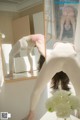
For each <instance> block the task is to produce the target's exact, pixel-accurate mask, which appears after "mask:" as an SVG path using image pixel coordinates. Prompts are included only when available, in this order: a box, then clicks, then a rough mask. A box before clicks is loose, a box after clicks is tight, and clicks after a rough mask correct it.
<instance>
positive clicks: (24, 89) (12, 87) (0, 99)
mask: <svg viewBox="0 0 80 120" xmlns="http://www.w3.org/2000/svg"><path fill="white" fill-rule="evenodd" d="M35 83H36V80H25V81H20V82H11V83H4V85H3V87H2V88H1V91H0V112H9V113H11V115H12V117H11V118H10V120H22V118H24V117H25V116H26V115H27V114H28V111H29V106H30V96H31V93H32V91H33V88H34V85H35ZM46 97H47V91H46V89H45V90H44V92H43V94H42V96H41V99H40V101H39V104H38V106H37V110H36V112H37V114H36V115H37V116H36V120H39V119H40V118H41V117H42V116H43V115H44V113H45V111H46V110H45V100H46Z"/></svg>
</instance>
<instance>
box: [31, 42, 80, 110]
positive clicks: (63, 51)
mask: <svg viewBox="0 0 80 120" xmlns="http://www.w3.org/2000/svg"><path fill="white" fill-rule="evenodd" d="M59 71H63V72H65V73H66V74H67V75H68V76H69V78H70V80H71V82H72V84H73V86H74V88H75V91H76V94H77V95H78V96H80V94H79V91H80V62H79V58H78V56H77V53H76V51H75V50H74V48H73V46H72V44H70V43H58V44H56V45H55V47H54V49H53V51H52V52H51V54H50V55H49V56H48V57H47V60H46V62H45V63H44V65H43V67H42V69H41V71H40V73H39V76H38V79H37V84H36V86H35V90H34V91H33V95H32V98H31V110H32V111H33V110H35V107H36V105H37V103H38V101H39V98H40V95H41V93H42V91H43V89H44V88H45V86H46V84H47V83H48V81H49V80H50V79H51V78H52V77H53V76H54V75H55V74H56V73H57V72H59Z"/></svg>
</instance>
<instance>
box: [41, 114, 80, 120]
mask: <svg viewBox="0 0 80 120" xmlns="http://www.w3.org/2000/svg"><path fill="white" fill-rule="evenodd" d="M40 120H64V119H62V118H57V116H56V113H55V112H52V113H50V112H47V113H46V114H45V115H44V116H43V117H42V118H41V119H40ZM67 120H80V119H79V118H77V117H74V116H73V115H71V116H70V118H67Z"/></svg>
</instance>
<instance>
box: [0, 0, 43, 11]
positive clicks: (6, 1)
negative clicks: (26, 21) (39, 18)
mask: <svg viewBox="0 0 80 120" xmlns="http://www.w3.org/2000/svg"><path fill="white" fill-rule="evenodd" d="M42 1H43V0H0V11H14V12H17V11H20V10H23V9H25V8H29V7H32V6H34V5H37V4H40V3H41V2H42Z"/></svg>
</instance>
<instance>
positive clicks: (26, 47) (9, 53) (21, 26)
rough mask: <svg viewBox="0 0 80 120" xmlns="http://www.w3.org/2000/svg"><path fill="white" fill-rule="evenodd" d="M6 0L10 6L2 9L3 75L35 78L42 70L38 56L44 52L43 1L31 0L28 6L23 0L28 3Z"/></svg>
mask: <svg viewBox="0 0 80 120" xmlns="http://www.w3.org/2000/svg"><path fill="white" fill-rule="evenodd" d="M5 2H6V3H5ZM5 2H4V3H3V5H5V4H7V5H8V8H5V9H6V10H5V9H4V10H1V11H0V19H1V23H0V29H1V32H3V33H4V34H5V36H6V37H5V39H4V40H3V41H2V60H3V72H4V79H5V80H12V79H18V78H19V80H20V79H22V78H23V79H29V78H35V77H37V75H38V73H39V70H38V61H39V57H40V55H43V56H45V41H44V23H43V3H42V1H41V2H39V4H36V5H34V3H33V0H31V1H30V4H31V6H30V4H29V6H27V4H26V3H27V1H25V0H24V2H23V3H24V4H26V6H27V7H26V8H23V7H24V6H21V3H20V2H21V1H19V2H18V1H16V2H15V1H14V0H13V1H12V2H11V1H9V0H6V1H5ZM13 2H14V3H13ZM28 2H29V1H28ZM32 4H33V5H32ZM10 5H13V8H12V9H10V8H11V6H10ZM15 5H16V8H17V9H16V8H15V7H14V6H15ZM4 7H5V6H4ZM4 23H5V27H4Z"/></svg>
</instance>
